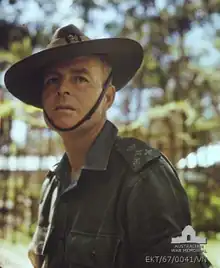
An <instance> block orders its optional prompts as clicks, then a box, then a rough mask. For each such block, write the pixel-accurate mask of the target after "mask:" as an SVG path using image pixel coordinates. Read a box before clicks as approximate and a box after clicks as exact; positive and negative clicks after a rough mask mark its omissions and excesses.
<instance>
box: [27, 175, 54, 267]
mask: <svg viewBox="0 0 220 268" xmlns="http://www.w3.org/2000/svg"><path fill="white" fill-rule="evenodd" d="M49 183H50V179H49V178H48V177H46V179H45V180H44V182H43V184H42V187H41V192H40V198H39V207H40V205H41V202H42V200H43V198H44V195H45V192H46V190H47V188H48V186H49ZM39 211H40V208H38V221H39V218H40V213H39ZM44 236H45V230H44V229H43V228H40V226H39V225H38V224H37V227H36V230H35V232H34V235H33V237H32V240H31V242H30V244H29V246H28V258H29V260H30V262H31V264H32V265H33V267H34V268H39V267H41V266H42V263H43V256H41V255H40V254H38V253H37V252H38V250H37V247H39V245H41V244H42V242H43V239H44Z"/></svg>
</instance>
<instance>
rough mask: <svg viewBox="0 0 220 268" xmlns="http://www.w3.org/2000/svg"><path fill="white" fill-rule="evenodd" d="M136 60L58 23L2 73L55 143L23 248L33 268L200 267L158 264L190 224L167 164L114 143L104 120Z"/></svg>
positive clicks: (128, 143) (126, 45) (129, 51)
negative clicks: (57, 156)
mask: <svg viewBox="0 0 220 268" xmlns="http://www.w3.org/2000/svg"><path fill="white" fill-rule="evenodd" d="M142 59H143V50H142V47H141V46H140V44H138V43H137V42H135V41H133V40H130V39H120V38H110V39H99V40H90V39H88V37H86V36H84V35H83V33H82V32H80V30H79V29H77V28H76V27H75V26H73V25H68V26H66V27H63V28H59V29H58V30H57V31H56V32H55V34H54V36H53V38H52V41H51V43H50V44H49V45H48V47H47V49H45V50H44V51H42V52H39V53H37V54H34V55H32V56H30V57H28V58H26V59H24V60H22V61H21V62H18V63H16V64H15V65H14V66H12V67H11V68H10V69H9V70H8V71H7V73H6V75H5V84H6V86H7V88H8V90H9V91H10V92H11V93H12V94H13V95H14V96H16V97H17V98H19V99H20V100H21V101H23V102H25V103H27V104H30V105H33V106H35V107H39V108H42V109H43V113H44V118H45V121H46V123H47V125H48V127H50V128H52V129H54V130H55V131H57V133H58V134H59V135H60V136H61V138H62V140H63V143H64V146H65V154H64V156H63V158H62V160H61V161H60V163H58V164H57V165H56V166H55V168H54V170H51V171H50V172H49V173H48V175H47V177H46V178H45V181H44V183H43V187H42V193H41V198H40V205H39V217H38V224H37V229H36V232H35V234H34V237H33V240H32V243H31V246H30V251H29V258H30V259H31V261H32V264H33V266H34V267H37V268H39V267H49V268H56V267H68V268H76V267H77V268H79V267H80V268H84V267H97V268H99V267H100V268H110V267H111V268H113V267H114V268H129V267H130V268H142V267H143V268H144V267H158V266H159V265H160V264H161V263H167V267H171V268H172V267H173V268H174V267H187V268H190V267H202V265H204V263H205V261H203V262H202V261H197V260H195V259H192V261H191V262H190V261H189V259H188V261H187V259H185V255H187V254H185V255H184V254H181V256H179V255H175V254H173V255H174V256H175V257H177V258H176V259H172V263H171V259H168V258H170V256H171V255H172V251H171V239H172V238H173V237H175V236H179V235H181V232H182V230H183V229H184V228H185V227H186V226H187V225H191V220H190V213H189V206H188V200H187V196H186V194H185V192H184V190H183V188H182V186H181V184H180V181H179V179H178V177H177V174H176V172H175V170H174V169H173V167H172V165H171V164H170V163H169V162H168V161H167V160H166V159H165V157H164V156H163V155H162V154H161V153H160V152H159V151H158V150H156V149H153V148H150V147H149V146H148V145H146V144H145V143H144V142H142V141H139V140H137V139H134V138H124V139H123V138H120V137H118V136H117V129H116V127H115V126H114V125H113V124H112V123H110V122H109V121H108V120H106V111H107V110H108V109H109V108H110V107H111V105H112V103H113V101H114V97H115V92H116V91H117V90H119V89H121V88H122V87H123V86H125V85H126V84H127V82H128V81H129V80H130V79H131V78H132V77H133V76H134V75H135V73H136V71H137V70H138V69H139V67H140V65H141V63H142ZM176 254H177V253H176ZM158 256H159V257H160V258H161V257H163V258H164V259H163V261H162V259H158V258H156V257H158ZM187 256H190V257H194V255H192V254H188V255H187ZM180 257H182V259H180ZM183 262H184V263H185V264H183ZM203 267H207V266H203Z"/></svg>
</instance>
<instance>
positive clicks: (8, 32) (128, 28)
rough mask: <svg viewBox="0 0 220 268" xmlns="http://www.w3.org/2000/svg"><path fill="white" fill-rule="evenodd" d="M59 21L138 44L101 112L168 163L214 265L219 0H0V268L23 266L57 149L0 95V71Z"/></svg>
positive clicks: (25, 110)
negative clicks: (132, 70)
mask: <svg viewBox="0 0 220 268" xmlns="http://www.w3.org/2000/svg"><path fill="white" fill-rule="evenodd" d="M68 23H73V24H75V25H76V26H77V27H79V28H81V29H82V30H83V31H84V32H85V33H86V35H88V36H89V37H91V38H104V37H115V36H117V37H119V36H120V37H129V38H132V39H135V40H137V41H139V42H140V43H141V44H142V46H143V47H144V51H145V57H144V63H143V66H142V69H141V70H140V71H139V73H138V74H137V75H136V76H135V77H134V79H133V80H132V81H131V83H129V85H128V86H127V87H126V88H124V89H123V90H122V91H120V92H119V93H117V96H116V100H115V103H114V105H113V107H112V108H111V110H110V111H109V114H108V117H109V119H110V120H111V121H113V122H114V123H115V124H116V125H117V126H118V128H119V132H120V134H121V135H123V136H134V137H137V138H139V139H142V140H144V141H146V142H147V143H149V144H151V145H152V146H154V147H157V148H159V149H160V150H162V152H163V153H164V154H165V155H166V156H167V157H168V158H169V159H170V160H171V161H172V163H173V164H174V165H175V167H176V168H177V170H178V172H179V176H180V179H181V181H182V183H183V185H184V187H185V189H186V191H187V193H188V196H189V199H190V207H191V213H192V219H193V227H194V229H195V230H196V233H197V235H200V236H205V237H207V239H208V244H207V245H206V247H205V248H206V252H207V255H208V258H209V259H210V260H211V261H212V263H213V264H214V265H215V267H220V257H219V253H220V176H219V173H220V94H219V93H220V89H219V87H220V1H219V0H192V1H190V0H75V1H74V0H62V1H57V0H50V1H48V0H0V267H9V266H10V267H15V266H16V267H22V268H25V267H30V263H29V262H28V260H27V256H26V251H27V245H28V243H29V241H30V239H31V237H32V235H33V232H34V230H35V226H36V220H37V209H38V199H39V192H40V188H41V184H42V181H43V179H44V176H45V174H46V173H47V171H48V169H49V168H50V167H52V166H53V164H55V163H56V162H57V161H59V159H60V157H61V155H62V154H63V147H62V143H61V141H60V140H59V138H58V136H57V135H56V134H55V133H54V132H51V131H49V130H48V129H47V128H46V127H45V124H44V121H43V118H42V113H41V111H40V110H38V109H35V108H33V107H30V106H27V105H24V104H22V103H21V102H20V101H18V100H16V99H15V98H13V97H12V96H11V95H10V94H9V93H8V92H7V91H6V89H5V86H4V82H3V77H4V73H5V71H6V70H7V68H8V67H10V66H11V64H13V63H15V62H16V61H18V60H20V59H22V58H24V57H25V56H28V55H31V54H32V53H35V52H37V51H39V50H41V49H42V48H44V47H45V46H46V45H47V43H48V42H49V40H50V37H51V35H52V33H53V32H54V30H55V29H56V28H57V27H60V26H64V25H66V24H68ZM30 90H31V89H30ZM19 265H20V266H19Z"/></svg>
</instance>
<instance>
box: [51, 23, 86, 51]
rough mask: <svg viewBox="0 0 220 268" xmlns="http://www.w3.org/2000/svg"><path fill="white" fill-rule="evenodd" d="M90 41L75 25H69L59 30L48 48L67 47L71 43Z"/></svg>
mask: <svg viewBox="0 0 220 268" xmlns="http://www.w3.org/2000/svg"><path fill="white" fill-rule="evenodd" d="M86 40H89V38H88V37H87V36H85V35H84V33H83V32H82V31H80V30H79V29H78V28H77V27H76V26H75V25H73V24H69V25H66V26H64V27H60V28H58V29H57V30H56V31H55V33H54V34H53V36H52V39H51V42H50V43H49V44H48V46H47V47H48V48H50V47H54V46H57V45H58V46H59V45H65V44H69V43H77V42H81V41H86Z"/></svg>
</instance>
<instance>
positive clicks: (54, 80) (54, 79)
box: [44, 77, 58, 85]
mask: <svg viewBox="0 0 220 268" xmlns="http://www.w3.org/2000/svg"><path fill="white" fill-rule="evenodd" d="M57 83H58V78H57V77H49V78H46V79H45V80H44V85H52V84H57Z"/></svg>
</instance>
